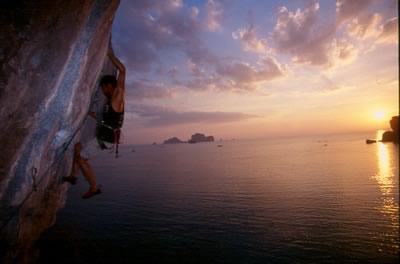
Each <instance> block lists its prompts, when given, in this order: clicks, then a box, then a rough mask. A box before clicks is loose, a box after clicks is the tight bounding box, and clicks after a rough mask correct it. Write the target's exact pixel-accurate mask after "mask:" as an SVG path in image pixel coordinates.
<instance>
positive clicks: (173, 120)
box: [127, 104, 259, 127]
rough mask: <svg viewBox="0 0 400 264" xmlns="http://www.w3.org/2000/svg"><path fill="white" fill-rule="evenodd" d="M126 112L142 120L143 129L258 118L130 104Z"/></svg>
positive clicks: (238, 114) (229, 113)
mask: <svg viewBox="0 0 400 264" xmlns="http://www.w3.org/2000/svg"><path fill="white" fill-rule="evenodd" d="M127 112H128V113H130V114H133V115H135V116H137V117H139V118H144V119H145V121H144V126H145V127H162V126H173V125H182V124H193V123H202V124H215V123H218V124H221V123H230V122H238V121H243V120H246V119H251V118H258V117H259V116H257V115H252V114H245V113H239V112H218V111H215V112H200V111H188V112H181V111H176V110H173V109H169V108H163V107H157V106H151V105H137V104H130V105H129V106H128V107H127Z"/></svg>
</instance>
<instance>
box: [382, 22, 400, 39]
mask: <svg viewBox="0 0 400 264" xmlns="http://www.w3.org/2000/svg"><path fill="white" fill-rule="evenodd" d="M398 23H399V18H398V17H393V18H391V19H389V20H387V21H386V22H385V23H384V24H383V25H381V27H380V35H379V39H380V41H382V42H393V43H398V41H399V24H398Z"/></svg>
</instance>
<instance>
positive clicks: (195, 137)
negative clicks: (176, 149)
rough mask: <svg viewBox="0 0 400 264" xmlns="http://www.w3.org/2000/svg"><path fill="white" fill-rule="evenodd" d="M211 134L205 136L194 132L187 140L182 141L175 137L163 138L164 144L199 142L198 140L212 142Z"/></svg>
mask: <svg viewBox="0 0 400 264" xmlns="http://www.w3.org/2000/svg"><path fill="white" fill-rule="evenodd" d="M214 141H215V139H214V137H213V136H206V135H204V134H202V133H195V134H193V135H192V137H191V138H190V139H189V140H188V141H182V140H180V139H179V138H177V137H172V138H170V139H167V140H164V144H179V143H190V144H193V143H200V142H214Z"/></svg>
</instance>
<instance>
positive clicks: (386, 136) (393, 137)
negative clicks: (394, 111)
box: [382, 116, 400, 143]
mask: <svg viewBox="0 0 400 264" xmlns="http://www.w3.org/2000/svg"><path fill="white" fill-rule="evenodd" d="M389 123H390V127H391V128H392V131H386V132H384V133H383V135H382V142H394V143H399V136H400V134H399V116H393V117H392V119H390V122H389Z"/></svg>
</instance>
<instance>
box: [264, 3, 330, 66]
mask: <svg viewBox="0 0 400 264" xmlns="http://www.w3.org/2000/svg"><path fill="white" fill-rule="evenodd" d="M318 11H319V4H318V3H316V2H312V3H311V4H310V5H309V6H308V7H306V8H305V9H304V10H300V9H297V10H296V12H290V11H289V10H288V9H287V8H286V7H281V8H279V11H278V19H277V22H276V25H275V28H274V30H273V32H272V35H271V38H272V41H273V43H274V47H275V50H276V51H277V52H281V53H287V54H289V55H292V59H293V61H295V62H297V63H308V64H312V65H320V66H321V65H328V64H329V63H330V57H329V52H330V50H329V48H330V47H331V41H332V40H333V37H334V35H335V27H334V26H333V25H329V26H325V27H322V26H320V25H319V24H318V22H319V21H318Z"/></svg>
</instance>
